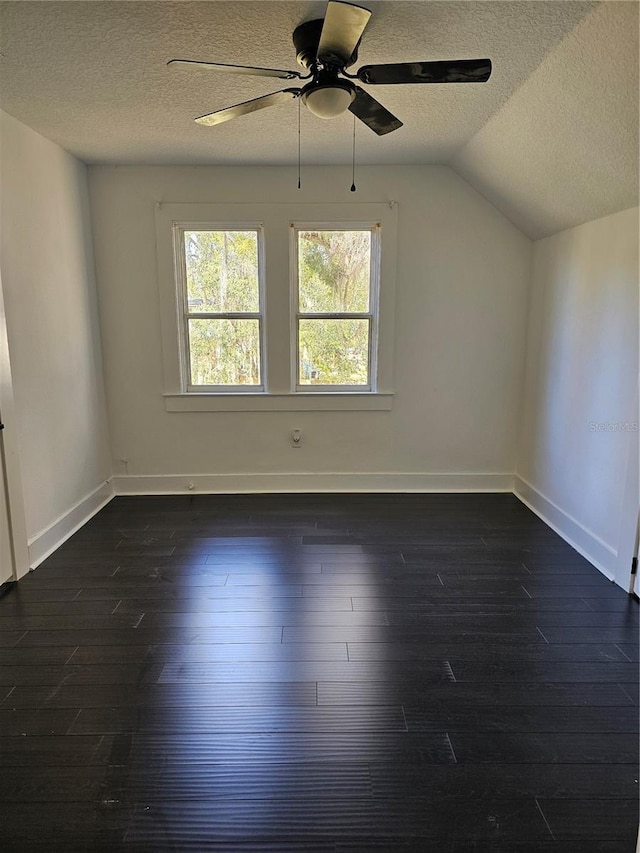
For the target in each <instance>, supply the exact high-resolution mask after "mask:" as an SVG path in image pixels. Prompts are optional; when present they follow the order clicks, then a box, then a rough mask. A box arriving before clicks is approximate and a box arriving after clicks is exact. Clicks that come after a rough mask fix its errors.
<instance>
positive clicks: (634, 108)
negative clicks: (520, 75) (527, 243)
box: [451, 3, 639, 238]
mask: <svg viewBox="0 0 640 853" xmlns="http://www.w3.org/2000/svg"><path fill="white" fill-rule="evenodd" d="M638 8H639V7H638V5H636V3H605V4H603V5H602V6H600V7H598V8H597V9H595V10H594V11H593V12H591V14H589V16H588V17H587V18H585V20H584V21H582V22H581V23H580V24H579V25H578V27H577V28H576V29H575V30H574V31H573V32H572V33H571V34H570V35H569V36H568V37H567V39H566V40H565V41H564V42H563V43H562V45H561V46H560V47H558V48H556V49H555V50H554V51H552V52H551V53H550V54H549V56H548V57H547V58H546V59H545V60H544V61H543V62H542V64H541V65H540V67H539V68H538V69H537V70H536V72H535V73H534V74H533V75H532V76H531V77H530V78H529V79H528V80H527V81H526V82H525V83H524V84H523V85H522V86H521V87H520V89H519V90H518V91H517V92H515V93H514V95H513V96H512V97H511V98H510V99H509V100H508V101H507V102H506V103H505V104H504V105H503V107H502V108H501V109H500V110H499V111H498V112H497V113H496V114H495V115H494V116H493V117H492V118H491V119H490V120H489V121H488V122H487V124H486V125H485V126H484V127H483V128H482V130H480V131H479V133H477V134H476V135H475V136H474V137H473V138H472V139H471V140H470V141H469V143H468V144H467V145H466V146H465V147H464V148H463V149H462V150H461V151H459V153H458V154H457V155H456V156H455V157H454V159H453V161H452V164H451V165H453V167H454V168H455V169H456V171H458V172H459V173H460V174H462V175H463V176H464V177H466V178H467V180H468V181H469V182H470V183H471V184H473V185H474V186H475V187H476V188H477V189H478V190H479V191H480V192H482V193H483V194H484V195H485V196H486V197H487V198H489V199H491V200H492V201H493V202H494V203H496V204H497V205H498V206H499V207H500V208H501V209H502V210H503V212H504V213H506V215H507V216H508V217H509V218H510V219H511V220H512V221H513V222H515V224H516V225H518V226H520V228H522V230H524V231H525V232H526V233H528V234H529V236H531V237H534V238H537V237H544V236H547V235H549V234H553V233H555V232H556V231H560V230H562V229H564V228H569V227H571V226H573V225H577V224H579V223H581V222H588V221H589V220H591V219H596V218H598V217H600V216H605V215H606V214H608V213H615V212H616V211H619V210H624V209H625V208H628V207H632V206H634V205H637V204H638V80H639V75H638Z"/></svg>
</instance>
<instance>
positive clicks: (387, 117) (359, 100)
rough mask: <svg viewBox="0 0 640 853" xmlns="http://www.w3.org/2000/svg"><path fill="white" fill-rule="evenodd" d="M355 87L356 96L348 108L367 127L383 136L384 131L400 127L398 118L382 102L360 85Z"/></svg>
mask: <svg viewBox="0 0 640 853" xmlns="http://www.w3.org/2000/svg"><path fill="white" fill-rule="evenodd" d="M355 88H356V96H355V98H354V99H353V101H352V102H351V106H350V107H349V110H350V111H351V112H352V113H353V114H354V116H355V117H356V118H359V119H360V121H363V122H364V123H365V124H366V125H367V127H370V128H371V130H372V131H373V132H374V133H377V134H378V136H384V134H385V133H391V131H392V130H397V129H398V128H399V127H402V122H401V121H400V119H399V118H396V117H395V116H394V115H393V114H392V113H390V112H389V110H387V109H385V108H384V107H383V106H382V104H379V103H378V102H377V101H376V99H375V98H372V97H371V95H370V94H369V93H368V92H365V90H364V89H361V88H360V86H356V87H355Z"/></svg>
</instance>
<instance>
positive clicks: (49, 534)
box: [27, 480, 115, 569]
mask: <svg viewBox="0 0 640 853" xmlns="http://www.w3.org/2000/svg"><path fill="white" fill-rule="evenodd" d="M114 495H115V492H114V489H113V483H112V481H111V480H107V481H105V482H104V483H102V485H100V486H98V488H97V489H94V490H93V491H92V492H90V493H89V494H88V495H85V496H84V497H83V498H81V499H80V500H79V501H78V503H76V504H75V505H74V506H72V507H71V509H69V510H67V512H65V513H63V514H62V515H61V516H59V517H58V518H57V519H56V520H55V521H54V522H53V523H52V524H50V525H49V526H48V527H46V528H45V529H44V530H41V531H40V532H39V533H36V535H35V536H32V537H31V538H30V539H29V541H28V543H27V544H28V546H29V566H30V567H31V568H32V569H35V568H36V566H39V565H40V563H42V561H43V560H46V558H47V557H48V556H49V555H50V554H52V553H53V552H54V551H55V550H56V548H59V547H60V545H62V543H63V542H66V540H67V539H68V538H69V537H70V536H72V535H73V534H74V533H75V532H76V530H79V529H80V528H81V527H82V525H83V524H86V523H87V521H89V519H90V518H91V517H92V516H94V515H95V514H96V513H97V512H99V511H100V510H101V509H102V507H103V506H105V504H108V503H109V501H110V500H111V499H112V498H113V497H114Z"/></svg>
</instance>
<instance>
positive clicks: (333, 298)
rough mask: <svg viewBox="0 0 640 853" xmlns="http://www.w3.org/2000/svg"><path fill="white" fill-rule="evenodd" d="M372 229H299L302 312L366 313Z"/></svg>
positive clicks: (300, 302) (367, 307)
mask: <svg viewBox="0 0 640 853" xmlns="http://www.w3.org/2000/svg"><path fill="white" fill-rule="evenodd" d="M370 259H371V232H370V231H299V232H298V282H299V284H298V289H299V295H298V299H299V306H300V313H301V314H312V313H321V314H329V313H335V312H341V313H350V312H356V313H358V312H367V311H368V310H369V289H370V288H369V278H370Z"/></svg>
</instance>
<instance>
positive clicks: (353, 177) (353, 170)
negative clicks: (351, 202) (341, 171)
mask: <svg viewBox="0 0 640 853" xmlns="http://www.w3.org/2000/svg"><path fill="white" fill-rule="evenodd" d="M355 191H356V117H355V114H354V116H353V149H352V152H351V192H352V193H354V192H355Z"/></svg>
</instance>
